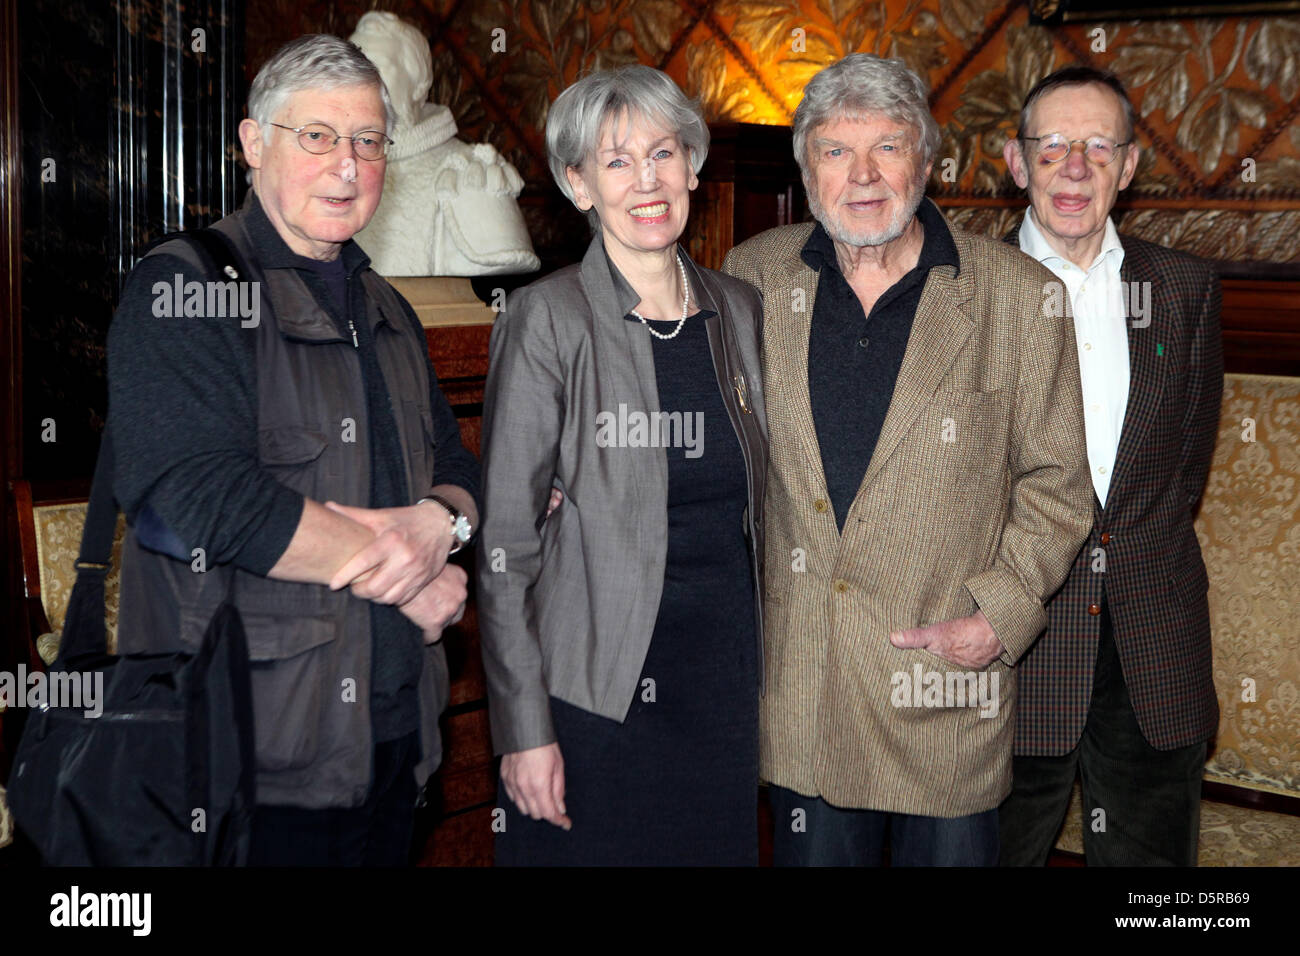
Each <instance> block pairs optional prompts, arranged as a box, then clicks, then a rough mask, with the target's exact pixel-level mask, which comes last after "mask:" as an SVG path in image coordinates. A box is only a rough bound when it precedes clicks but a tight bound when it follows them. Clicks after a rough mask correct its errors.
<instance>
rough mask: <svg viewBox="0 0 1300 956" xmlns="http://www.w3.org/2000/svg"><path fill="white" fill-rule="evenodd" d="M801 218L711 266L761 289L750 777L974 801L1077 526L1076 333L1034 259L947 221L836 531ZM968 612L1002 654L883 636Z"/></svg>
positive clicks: (832, 795)
mask: <svg viewBox="0 0 1300 956" xmlns="http://www.w3.org/2000/svg"><path fill="white" fill-rule="evenodd" d="M812 229H813V224H812V223H803V224H800V225H795V226H783V227H780V228H777V229H772V230H769V231H767V232H764V233H762V234H761V235H758V236H756V237H754V238H753V239H750V240H748V241H747V242H745V243H743V244H741V245H740V246H737V247H736V248H735V249H733V250H732V251H731V252H730V253H729V254H728V256H727V260H726V263H725V265H724V266H723V268H724V269H725V270H726V271H727V272H730V273H731V274H732V275H735V276H737V277H739V278H741V279H744V280H746V281H748V282H750V283H752V284H754V285H755V286H757V287H758V288H759V289H760V290H761V291H762V293H763V304H764V305H763V308H764V331H763V349H764V356H763V369H764V378H765V380H766V382H765V385H766V389H767V410H768V424H769V435H770V442H771V453H770V458H769V467H768V485H767V501H766V519H767V545H766V547H767V561H766V582H767V593H766V599H765V653H764V659H765V661H764V662H765V670H766V690H765V694H764V698H763V703H762V735H761V769H762V776H763V778H764V779H765V780H767V781H770V782H772V783H775V784H779V785H781V786H784V787H788V788H790V789H792V790H796V791H798V792H799V793H802V794H804V795H806V796H821V797H822V798H823V799H825V800H826V801H827V802H829V803H831V804H833V805H835V806H839V807H858V808H869V809H874V810H881V811H889V812H896V813H914V814H924V815H927V816H941V817H952V816H963V815H966V814H970V813H977V812H981V811H984V810H989V809H991V808H993V807H996V806H997V805H998V804H999V803H1000V802H1001V801H1002V799H1003V798H1004V797H1005V796H1006V795H1007V793H1009V792H1010V788H1011V741H1012V728H1013V724H1014V722H1013V720H1012V716H1013V715H1012V708H1013V706H1014V704H1015V675H1014V671H1013V670H1012V667H1011V665H1013V664H1014V663H1015V662H1016V660H1018V659H1019V657H1020V656H1021V655H1022V654H1023V653H1024V652H1025V651H1026V650H1027V649H1028V648H1029V645H1030V644H1031V643H1032V642H1033V640H1034V639H1035V638H1036V637H1037V636H1038V634H1039V633H1040V632H1041V631H1042V630H1043V628H1044V626H1045V624H1046V620H1047V619H1046V616H1045V613H1044V610H1043V605H1044V603H1045V601H1046V600H1047V599H1048V598H1049V597H1050V596H1051V595H1052V593H1053V592H1054V591H1056V589H1057V588H1058V587H1059V586H1060V584H1061V582H1062V581H1063V580H1064V579H1065V576H1066V573H1067V572H1068V571H1069V568H1070V564H1071V562H1072V561H1073V559H1074V556H1075V555H1076V554H1077V553H1078V551H1079V547H1080V545H1081V544H1082V542H1083V540H1084V538H1085V537H1086V536H1087V534H1088V530H1089V528H1090V527H1091V525H1092V517H1093V515H1092V486H1091V484H1090V482H1089V478H1088V464H1087V456H1086V445H1085V442H1084V430H1083V407H1082V400H1081V397H1080V392H1079V365H1078V356H1077V354H1076V352H1075V344H1074V336H1073V330H1072V326H1071V324H1070V321H1069V319H1068V318H1066V317H1064V316H1061V315H1054V314H1052V313H1053V312H1060V311H1061V310H1060V308H1059V307H1058V308H1055V309H1053V308H1051V306H1050V303H1051V302H1059V301H1060V298H1059V296H1056V297H1048V299H1047V303H1048V304H1045V290H1046V289H1047V288H1048V287H1049V283H1052V282H1054V281H1055V280H1054V277H1053V276H1052V274H1051V273H1050V272H1048V271H1047V269H1045V268H1044V267H1043V266H1041V265H1040V264H1039V263H1037V262H1034V261H1033V260H1032V259H1030V258H1029V257H1027V256H1025V255H1023V254H1021V253H1020V252H1019V250H1017V249H1013V248H1009V247H1008V246H1007V245H1006V244H1005V243H1000V242H997V241H996V240H993V239H987V238H983V237H980V236H975V235H970V234H967V233H963V232H960V231H957V230H954V231H953V240H954V241H955V243H956V246H957V251H958V257H959V262H960V269H959V270H958V272H957V274H956V275H954V274H953V269H952V267H951V266H937V267H935V268H934V269H932V270H931V271H930V275H929V278H928V279H927V280H926V283H925V288H924V291H923V292H922V295H921V301H920V304H919V305H918V307H917V312H916V318H915V321H914V323H913V326H912V333H911V338H910V339H909V340H908V343H907V350H906V352H905V354H904V357H903V363H902V366H901V368H900V369H899V373H898V382H897V384H896V386H895V388H894V394H893V399H892V401H891V403H890V406H889V412H888V414H887V415H886V417H885V421H884V425H883V427H882V428H881V432H880V438H879V441H878V442H877V444H876V447H875V452H874V454H873V455H872V458H871V462H870V464H869V466H868V468H867V471H866V474H865V475H864V476H863V480H862V485H861V487H860V488H859V490H858V494H857V497H856V498H855V500H854V502H853V505H852V507H851V509H850V511H849V515H848V518H847V520H846V522H845V526H844V531H843V534H841V533H840V532H839V530H838V529H837V527H836V524H835V515H834V511H833V509H832V508H831V507H830V496H829V494H828V492H827V490H826V480H825V477H824V476H823V472H822V464H821V452H820V450H819V448H818V444H817V434H816V431H815V429H814V427H813V420H812V412H811V408H810V404H809V397H808V333H809V329H810V326H811V322H812V315H813V307H814V301H815V295H816V291H817V276H818V274H817V273H816V272H815V271H813V270H812V269H810V268H809V267H808V266H807V265H806V264H805V263H804V262H803V261H802V259H801V258H800V256H799V252H800V250H801V249H802V248H803V245H804V243H805V242H806V241H807V239H808V236H809V234H810V233H811V232H812ZM977 608H978V609H981V610H983V611H984V613H985V614H986V615H987V617H988V619H989V621H990V622H991V623H992V625H993V628H994V631H995V633H996V634H997V636H998V639H999V640H1000V641H1001V642H1002V644H1003V646H1004V647H1005V649H1006V651H1005V653H1004V654H1003V655H1002V657H1001V658H999V659H998V660H996V661H994V662H993V663H992V664H991V665H990V666H989V667H988V668H986V669H985V671H984V672H982V673H979V674H975V673H971V674H969V676H967V672H966V671H965V669H964V668H959V667H958V666H956V665H954V664H951V663H949V662H948V661H946V660H944V659H942V658H940V657H938V656H936V655H934V654H931V653H929V652H928V651H925V650H899V649H897V648H895V647H894V646H893V645H892V644H890V642H889V634H890V632H891V631H892V630H897V629H901V628H908V627H916V626H919V625H925V624H933V623H935V622H937V621H943V620H948V619H950V618H956V617H963V616H966V615H969V614H973V613H975V611H976V609H977ZM981 702H982V704H983V705H982V706H981ZM972 704H973V705H972ZM778 825H780V824H779V822H778Z"/></svg>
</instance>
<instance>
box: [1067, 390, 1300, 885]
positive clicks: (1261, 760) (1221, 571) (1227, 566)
mask: <svg viewBox="0 0 1300 956" xmlns="http://www.w3.org/2000/svg"><path fill="white" fill-rule="evenodd" d="M1196 535H1197V538H1199V539H1200V543H1201V553H1202V555H1203V556H1204V557H1205V564H1206V567H1207V569H1208V570H1209V575H1210V595H1209V596H1210V619H1211V626H1212V629H1213V634H1214V638H1213V639H1214V684H1215V687H1216V688H1217V690H1218V694H1219V711H1220V714H1219V729H1218V733H1217V735H1216V737H1215V740H1214V741H1213V743H1212V746H1211V749H1210V755H1209V759H1208V761H1207V762H1206V765H1205V794H1204V795H1205V799H1203V800H1202V802H1201V843H1200V864H1201V865H1202V866H1300V378H1289V377H1283V376H1266V375H1239V374H1229V375H1227V376H1225V381H1224V390H1223V410H1222V412H1221V414H1220V420H1219V438H1218V441H1217V443H1216V445H1215V449H1214V462H1213V464H1212V466H1211V468H1210V477H1209V480H1208V482H1207V483H1206V488H1205V496H1204V498H1203V499H1202V501H1201V510H1200V514H1199V515H1198V517H1197V519H1196ZM1080 811H1081V807H1080V801H1079V792H1078V788H1077V787H1076V788H1075V797H1074V801H1073V803H1072V805H1071V808H1070V811H1069V812H1068V813H1067V815H1066V823H1065V827H1064V829H1063V831H1062V834H1061V838H1060V841H1059V842H1058V843H1057V846H1058V848H1060V849H1063V850H1067V851H1070V852H1074V853H1082V852H1083V839H1082V831H1081V826H1082V821H1081V817H1080ZM1275 811H1282V812H1275Z"/></svg>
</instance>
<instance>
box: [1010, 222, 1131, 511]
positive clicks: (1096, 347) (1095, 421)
mask: <svg viewBox="0 0 1300 956" xmlns="http://www.w3.org/2000/svg"><path fill="white" fill-rule="evenodd" d="M1020 250H1021V251H1022V252H1024V253H1025V254H1026V255H1030V256H1033V257H1034V258H1035V259H1037V260H1038V261H1039V262H1041V263H1042V264H1043V265H1045V266H1047V268H1048V269H1050V270H1051V271H1052V272H1053V273H1055V275H1056V276H1057V278H1059V279H1060V280H1061V282H1062V283H1063V284H1064V285H1065V288H1066V291H1067V292H1068V293H1069V304H1070V309H1071V312H1072V314H1073V316H1074V341H1075V345H1076V346H1077V347H1078V350H1079V380H1080V385H1081V386H1082V389H1083V425H1084V430H1085V432H1086V435H1087V442H1088V471H1089V473H1090V474H1091V476H1092V487H1093V489H1094V490H1095V491H1096V492H1097V500H1098V501H1100V502H1101V504H1102V507H1105V505H1106V492H1107V491H1109V490H1110V477H1111V474H1112V472H1114V470H1115V454H1116V452H1117V450H1118V449H1119V436H1120V432H1121V431H1123V429H1124V412H1125V410H1126V409H1127V408H1128V387H1129V364H1128V329H1127V327H1126V314H1127V309H1126V308H1125V306H1126V299H1125V291H1126V290H1125V289H1124V287H1123V285H1122V284H1121V282H1120V277H1119V276H1120V266H1121V265H1122V264H1123V262H1124V247H1123V246H1121V245H1120V243H1119V233H1118V232H1116V230H1115V223H1114V222H1112V221H1111V219H1110V218H1109V217H1107V219H1106V232H1105V235H1104V237H1103V238H1102V242H1101V251H1100V252H1099V253H1097V258H1096V259H1094V260H1093V262H1092V265H1090V266H1089V267H1088V269H1087V270H1086V271H1085V270H1083V269H1080V268H1079V267H1078V266H1076V265H1075V264H1074V263H1073V262H1071V261H1070V260H1069V259H1066V258H1065V257H1064V256H1062V255H1060V254H1059V253H1057V252H1056V250H1054V249H1053V248H1052V247H1051V246H1050V245H1048V243H1047V239H1046V238H1045V237H1044V236H1043V233H1042V230H1040V229H1039V227H1038V223H1037V222H1036V221H1035V219H1034V210H1033V209H1032V208H1030V209H1029V210H1027V211H1026V213H1025V219H1024V223H1023V224H1022V225H1021V227H1020Z"/></svg>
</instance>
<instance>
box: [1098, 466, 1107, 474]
mask: <svg viewBox="0 0 1300 956" xmlns="http://www.w3.org/2000/svg"><path fill="white" fill-rule="evenodd" d="M1097 474H1099V475H1104V474H1106V466H1105V465H1101V466H1099V467H1098V468H1097Z"/></svg>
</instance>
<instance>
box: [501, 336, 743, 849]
mask: <svg viewBox="0 0 1300 956" xmlns="http://www.w3.org/2000/svg"><path fill="white" fill-rule="evenodd" d="M712 314H713V313H712V312H707V311H706V312H700V313H697V314H696V315H694V316H692V317H690V318H688V319H687V320H686V324H685V325H684V326H683V328H682V330H681V332H680V334H678V335H677V337H676V338H673V339H670V340H667V341H665V340H661V339H658V338H654V339H653V340H652V341H653V347H654V359H655V376H656V378H657V380H658V390H659V407H660V409H661V410H663V411H665V412H672V411H680V412H681V413H682V418H683V422H685V420H686V418H687V416H690V417H691V419H692V423H693V424H695V423H698V422H699V420H700V416H701V415H702V416H703V432H702V436H701V435H700V434H699V433H697V432H696V431H695V430H694V429H692V430H691V431H689V432H688V431H685V430H683V432H682V433H681V434H682V436H683V438H684V439H688V441H683V442H682V445H683V446H684V447H669V448H667V449H666V451H667V455H668V558H667V567H666V569H665V573H664V588H663V597H662V599H661V601H660V604H659V614H658V617H657V619H656V621H655V629H654V634H653V636H652V638H651V640H650V649H649V651H648V652H647V654H646V660H645V665H644V666H643V668H642V671H641V679H640V681H639V682H638V685H637V692H636V696H635V697H634V699H633V701H632V706H631V709H630V710H629V711H628V715H627V719H626V720H625V721H624V722H623V723H622V724H620V723H618V722H617V721H614V720H609V719H607V718H605V717H600V716H597V715H596V714H592V713H590V712H589V711H586V710H583V709H581V708H578V707H574V706H573V705H571V704H567V703H565V702H564V701H561V700H557V699H556V698H554V697H552V698H551V717H552V721H553V723H554V726H555V733H556V738H557V740H558V742H559V745H560V753H561V755H562V756H563V758H564V768H565V789H566V792H565V805H566V809H567V811H568V815H569V818H570V819H571V820H572V821H573V829H572V830H570V831H569V832H567V833H566V832H565V831H564V830H561V829H560V828H559V827H556V826H554V825H553V824H551V823H547V822H546V821H535V820H530V819H529V818H527V817H525V816H522V815H521V814H520V813H519V811H518V809H517V808H516V807H515V806H514V803H513V802H512V801H511V800H510V799H509V798H508V797H507V796H506V794H505V789H504V787H499V788H498V796H497V799H498V806H499V807H502V808H503V809H505V811H506V815H505V821H504V822H505V830H504V832H501V833H498V834H497V836H496V862H497V865H498V866H502V865H506V866H509V865H543V866H545V865H578V866H583V865H586V866H618V865H633V866H635V865H723V866H753V865H756V864H757V863H758V833H757V831H758V822H757V816H756V805H757V799H758V653H757V635H756V633H755V627H756V622H755V620H754V580H753V574H752V572H751V569H750V559H749V548H748V544H747V543H746V540H745V534H744V526H743V523H742V521H743V514H744V510H745V506H746V504H747V503H748V490H747V484H746V477H745V460H744V458H743V456H742V454H741V450H740V443H739V441H738V440H737V438H736V432H735V429H734V428H733V426H732V424H731V419H730V417H729V416H728V414H727V409H726V407H725V406H724V405H723V403H722V396H721V393H720V392H719V386H718V379H717V375H716V374H715V372H714V368H713V360H712V357H711V354H710V352H709V340H708V334H707V330H706V328H705V324H704V319H705V317H706V316H709V315H712ZM656 328H657V329H658V330H659V331H663V332H667V331H670V330H671V329H672V328H673V326H672V325H671V324H670V323H663V322H661V323H656ZM646 334H647V335H649V332H648V331H647V332H646ZM560 507H564V506H563V505H561V506H560Z"/></svg>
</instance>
